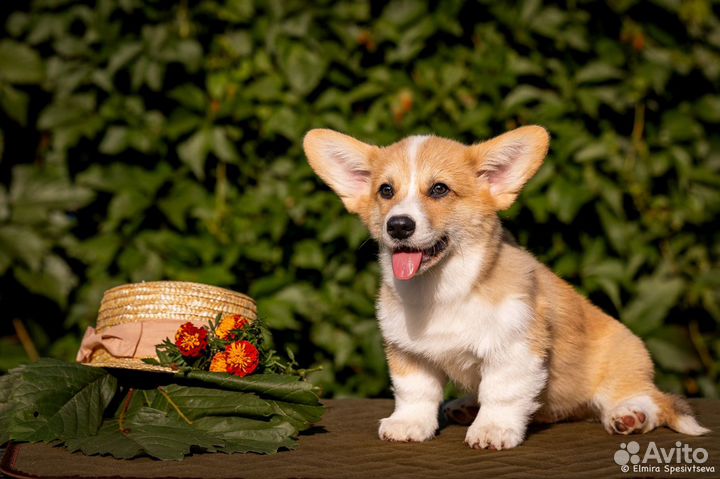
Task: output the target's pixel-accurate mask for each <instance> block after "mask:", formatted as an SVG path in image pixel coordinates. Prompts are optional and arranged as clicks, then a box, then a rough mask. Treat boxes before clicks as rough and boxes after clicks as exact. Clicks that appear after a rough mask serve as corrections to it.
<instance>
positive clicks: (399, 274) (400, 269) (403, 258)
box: [392, 251, 422, 280]
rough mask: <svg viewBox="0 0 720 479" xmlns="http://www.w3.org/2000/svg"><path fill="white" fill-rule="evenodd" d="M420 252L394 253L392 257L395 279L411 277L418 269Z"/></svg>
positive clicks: (420, 258)
mask: <svg viewBox="0 0 720 479" xmlns="http://www.w3.org/2000/svg"><path fill="white" fill-rule="evenodd" d="M421 261H422V252H420V251H418V252H416V253H394V254H393V257H392V266H393V273H394V274H395V277H396V278H397V279H401V280H408V279H412V277H413V276H415V273H417V271H418V269H420V262H421Z"/></svg>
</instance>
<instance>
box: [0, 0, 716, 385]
mask: <svg viewBox="0 0 720 479" xmlns="http://www.w3.org/2000/svg"><path fill="white" fill-rule="evenodd" d="M5 9H6V10H5V11H7V12H8V13H9V15H8V16H7V20H6V23H5V27H6V28H5V29H4V32H6V33H4V35H5V37H4V38H2V39H0V110H2V112H3V115H2V116H1V117H0V127H1V129H2V132H3V134H2V136H1V137H0V138H2V141H0V145H1V146H2V151H3V152H2V161H1V162H0V179H1V181H2V184H1V185H0V251H2V254H0V279H1V281H2V285H3V287H2V288H0V291H3V293H0V294H2V297H0V307H2V308H3V310H4V311H5V312H6V314H4V315H3V317H4V318H10V317H20V318H21V319H23V320H24V321H25V322H26V323H27V324H28V327H29V329H30V330H31V333H32V335H33V338H34V339H35V341H36V343H37V344H38V347H39V348H40V349H41V350H43V351H45V352H48V353H52V354H54V355H56V356H63V355H64V354H68V353H69V352H71V351H72V350H73V348H72V347H71V345H72V344H75V345H77V342H78V338H79V337H80V334H81V331H82V329H83V328H84V327H85V326H87V325H89V324H92V323H93V322H94V320H95V315H96V312H97V308H98V305H99V301H100V297H101V295H102V292H103V291H104V290H105V289H107V288H109V287H111V286H115V285H118V284H122V283H126V282H129V281H141V280H154V279H163V278H169V279H175V280H193V281H200V282H207V283H211V284H216V285H220V286H227V287H231V288H235V289H237V290H239V291H244V292H247V293H249V294H250V295H252V296H253V297H255V298H256V299H257V300H258V306H259V310H260V313H261V315H262V316H263V317H264V318H265V320H266V323H267V324H268V327H269V328H270V329H272V330H273V331H274V332H275V333H274V338H273V341H274V345H273V346H274V347H276V348H277V349H278V350H281V351H282V350H285V348H286V347H289V348H290V349H292V350H293V351H295V353H296V354H297V358H298V362H300V363H301V364H307V365H321V366H323V370H322V371H320V372H316V373H313V375H312V379H313V380H314V381H316V382H317V383H319V384H320V385H322V387H323V389H324V390H325V391H326V392H327V394H329V395H348V394H350V395H378V394H384V393H387V392H388V389H387V385H388V381H387V374H386V370H385V364H384V358H383V354H382V349H381V338H380V336H379V333H378V330H377V327H376V325H375V322H374V319H373V316H374V308H373V298H374V296H375V293H376V290H377V286H378V270H377V266H376V265H375V264H374V256H375V247H374V245H373V244H372V243H371V242H368V241H367V233H366V231H365V230H364V228H363V226H362V225H361V224H360V222H359V221H358V220H357V219H356V218H353V217H350V216H349V215H347V214H346V213H345V212H344V211H343V209H342V205H341V203H340V201H339V200H338V199H337V198H336V197H335V196H334V195H333V194H332V193H330V192H329V191H328V190H327V189H326V188H325V187H323V186H321V184H320V182H319V181H318V179H317V178H315V176H314V175H313V173H312V172H311V171H310V169H309V168H308V167H307V165H306V164H305V161H304V159H303V154H302V151H301V142H302V135H303V134H304V133H305V131H307V130H308V129H309V128H312V127H329V128H336V129H340V130H342V131H344V132H347V133H349V134H352V135H355V136H357V137H359V138H362V139H364V140H366V141H370V142H375V143H377V144H388V143H390V142H393V141H395V140H397V139H399V138H401V137H402V136H404V135H407V134H411V133H427V132H433V133H436V134H439V135H444V136H448V137H452V138H456V139H459V140H462V141H466V142H474V141H478V140H480V139H484V138H487V137H489V136H491V135H494V134H498V133H500V132H502V131H504V130H506V129H508V128H512V127H515V126H518V125H521V124H528V123H539V124H542V125H544V126H546V127H547V128H548V129H549V130H550V132H551V134H552V137H553V140H552V146H551V151H550V155H549V157H548V159H547V161H546V163H545V165H544V166H543V168H542V169H541V170H540V172H539V174H538V175H537V177H536V178H535V179H533V180H532V182H531V183H530V184H529V185H528V187H527V189H526V191H525V192H524V193H523V195H522V196H521V197H520V200H519V202H518V204H517V205H516V206H515V207H513V208H512V209H511V210H510V211H509V212H508V213H507V214H506V215H505V217H506V224H507V227H508V228H509V229H510V230H511V231H512V232H513V233H514V234H515V236H516V237H517V239H518V241H519V243H520V244H522V245H523V246H525V247H527V248H528V249H529V250H530V251H532V252H533V253H535V254H536V255H538V256H539V258H540V259H541V260H542V261H543V262H545V263H546V264H548V265H549V266H550V267H552V268H553V269H554V270H555V271H557V272H558V273H559V274H560V275H561V276H563V277H564V278H566V279H568V280H569V281H570V282H571V283H573V284H574V285H576V286H577V287H578V288H579V289H581V290H582V291H583V292H585V293H586V294H588V295H589V296H590V297H591V299H593V300H594V301H595V302H596V303H598V304H599V305H600V306H602V307H603V308H604V309H605V310H606V311H608V312H609V313H611V314H613V315H615V316H616V317H619V318H620V319H621V320H623V321H625V322H626V323H627V324H628V325H629V326H630V327H631V328H632V329H633V330H634V331H635V332H637V333H638V334H640V335H641V336H642V337H643V338H644V339H645V340H646V341H647V344H648V346H649V347H650V350H651V352H652V354H653V356H654V358H655V360H656V363H657V364H658V373H659V376H658V380H659V382H660V383H661V385H662V386H663V387H664V388H666V389H669V390H672V391H675V392H684V393H686V394H691V395H706V396H717V395H718V393H719V391H718V373H720V361H719V360H718V358H719V357H720V337H719V336H718V332H717V331H718V323H719V322H720V268H719V262H720V260H719V258H720V249H719V248H718V245H719V244H720V241H719V239H720V238H718V231H717V228H716V227H715V222H716V218H717V216H718V212H719V211H720V193H719V190H718V186H720V139H719V138H718V136H717V134H716V131H717V127H718V123H720V91H719V88H718V85H720V68H718V65H720V21H719V19H718V15H717V4H716V3H714V2H712V1H711V0H693V1H687V2H666V1H662V2H661V1H650V2H639V1H635V0H629V1H612V2H600V1H591V0H583V1H580V2H571V3H565V2H540V1H538V0H524V1H518V2H493V1H490V0H486V1H481V2H479V3H478V2H462V1H459V0H443V1H439V2H428V1H425V0H396V1H392V2H389V3H387V4H382V3H378V2H369V1H359V2H344V1H340V2H314V3H312V4H310V3H308V2H303V1H300V0H290V1H283V2H256V1H253V0H239V1H232V2H221V1H217V0H202V1H193V2H178V3H175V4H172V5H168V4H166V3H162V4H161V3H160V2H156V1H149V2H143V1H140V0H123V1H121V2H113V1H110V0H101V1H99V2H96V3H93V4H92V5H89V4H85V3H82V2H81V3H77V2H71V3H63V2H61V3H60V4H57V3H56V2H47V1H44V0H36V1H34V2H31V3H29V4H13V5H12V6H5ZM10 9H15V10H10ZM42 298H47V300H43V299H42ZM62 317H64V318H66V320H65V322H64V323H63V322H61V321H59V320H58V318H62ZM0 327H1V328H3V329H2V331H3V335H7V336H10V335H11V334H12V329H11V327H10V325H9V323H7V324H6V323H0ZM48 331H49V334H48V333H47V332H48ZM5 350H6V349H5V348H4V346H3V351H5ZM9 350H14V349H8V351H9ZM18 359H20V358H18Z"/></svg>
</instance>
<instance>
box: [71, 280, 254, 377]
mask: <svg viewBox="0 0 720 479" xmlns="http://www.w3.org/2000/svg"><path fill="white" fill-rule="evenodd" d="M218 313H228V314H240V315H242V316H244V317H245V318H247V319H248V320H249V321H254V320H255V319H256V318H257V309H256V306H255V301H254V300H253V299H252V298H250V297H249V296H246V295H244V294H240V293H236V292H234V291H230V290H228V289H224V288H218V287H216V286H209V285H206V284H199V283H189V282H184V281H151V282H147V283H135V284H126V285H123V286H118V287H116V288H112V289H109V290H107V291H106V292H105V294H104V295H103V299H102V302H101V304H100V312H99V314H98V318H97V325H96V327H95V328H92V327H89V328H88V329H87V331H86V332H85V337H84V338H83V340H82V344H81V345H80V350H79V351H78V354H77V361H78V362H79V363H83V364H85V365H87V366H96V367H103V368H108V367H109V368H123V369H134V370H139V371H167V372H170V371H172V370H171V369H170V368H166V367H162V366H153V365H151V364H146V363H144V362H143V361H142V359H143V358H157V356H156V354H155V346H156V345H157V344H160V343H162V342H163V340H165V338H170V339H171V340H172V339H173V338H174V337H175V332H176V331H177V329H178V328H179V327H180V325H182V324H184V323H186V322H188V321H190V322H192V323H193V324H195V325H196V326H198V327H200V326H206V325H207V324H208V321H209V320H214V319H215V317H216V316H217V315H218Z"/></svg>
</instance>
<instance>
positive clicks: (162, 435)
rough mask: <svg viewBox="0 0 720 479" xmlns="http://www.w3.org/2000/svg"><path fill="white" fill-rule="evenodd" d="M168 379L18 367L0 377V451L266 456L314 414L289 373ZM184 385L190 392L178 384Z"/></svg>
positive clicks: (315, 405)
mask: <svg viewBox="0 0 720 479" xmlns="http://www.w3.org/2000/svg"><path fill="white" fill-rule="evenodd" d="M170 377H171V376H167V375H165V374H151V376H150V377H149V378H146V379H145V380H144V381H142V380H140V384H137V383H138V381H139V378H140V376H135V377H133V378H128V377H120V379H119V380H118V378H116V377H115V376H113V375H111V374H110V373H109V372H107V371H105V370H103V369H97V368H92V367H88V366H83V365H79V364H68V363H64V362H62V361H57V360H52V359H43V360H41V361H40V362H38V363H35V364H31V365H27V366H21V367H20V368H17V369H14V370H12V371H10V373H9V374H7V375H5V376H0V388H1V389H0V391H1V392H0V445H2V444H4V443H5V442H7V441H8V440H13V441H27V442H40V441H41V442H49V443H54V444H64V445H65V446H66V447H67V448H68V449H69V450H71V451H82V452H83V453H85V454H89V455H95V454H102V455H108V454H109V455H112V456H114V457H116V458H122V459H129V458H132V457H136V456H140V455H149V456H152V457H155V458H158V459H174V460H180V459H182V458H183V457H185V456H186V455H188V454H190V453H192V452H193V451H208V452H225V453H231V452H256V453H261V454H271V453H275V452H277V451H278V449H280V448H286V449H292V448H294V447H295V446H296V441H295V438H296V436H297V434H298V432H300V431H303V430H305V429H307V428H309V427H310V426H311V425H312V424H313V423H315V422H317V421H318V420H319V419H320V418H321V417H322V414H323V407H322V406H321V405H320V403H319V401H318V396H317V395H315V394H314V393H313V391H314V389H313V386H312V385H308V383H306V382H304V381H300V380H299V378H298V377H296V376H294V377H290V376H283V375H271V374H267V375H258V376H251V377H249V378H237V377H234V376H228V375H224V374H218V373H201V374H199V375H196V376H195V377H192V378H189V377H187V376H186V375H183V374H178V375H177V377H176V378H175V379H176V380H177V383H170V384H166V383H167V382H168V378H170ZM215 377H218V378H219V380H215ZM188 381H192V383H193V384H198V386H195V385H194V386H187V385H184V384H181V383H184V382H188ZM238 390H241V391H243V392H239V391H238ZM113 405H114V406H113Z"/></svg>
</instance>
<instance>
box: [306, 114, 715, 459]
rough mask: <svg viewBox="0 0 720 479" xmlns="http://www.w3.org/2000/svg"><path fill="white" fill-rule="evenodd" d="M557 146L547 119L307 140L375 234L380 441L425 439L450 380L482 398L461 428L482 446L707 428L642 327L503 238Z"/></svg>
mask: <svg viewBox="0 0 720 479" xmlns="http://www.w3.org/2000/svg"><path fill="white" fill-rule="evenodd" d="M548 143H549V136H548V134H547V132H546V131H545V129H543V128H541V127H538V126H525V127H521V128H518V129H516V130H513V131H510V132H508V133H505V134H503V135H501V136H498V137H496V138H494V139H491V140H489V141H486V142H484V143H480V144H476V145H472V146H465V145H463V144H460V143H457V142H455V141H452V140H448V139H444V138H439V137H435V136H411V137H408V138H405V139H404V140H402V141H399V142H397V143H394V144H392V145H390V146H387V147H382V148H381V147H377V146H373V145H368V144H366V143H363V142H361V141H358V140H356V139H354V138H352V137H349V136H346V135H343V134H341V133H337V132H335V131H332V130H325V129H316V130H312V131H310V132H309V133H308V134H307V135H306V136H305V141H304V148H305V153H306V155H307V157H308V159H309V162H310V165H311V166H312V168H313V169H314V170H315V172H316V173H317V174H318V175H319V176H320V177H321V178H322V179H323V180H324V181H325V182H326V183H327V184H328V185H329V186H330V187H331V188H332V189H333V190H334V191H335V192H336V193H337V194H338V195H339V196H340V198H341V199H342V201H343V203H344V204H345V206H346V208H347V209H348V210H349V211H350V212H352V213H357V214H358V215H360V217H361V218H362V220H363V222H364V223H365V224H366V225H367V227H368V228H369V229H370V232H371V234H372V236H373V237H374V238H375V239H376V240H377V241H378V243H379V245H380V253H379V256H380V264H381V267H382V288H381V291H380V295H379V298H378V302H377V315H378V320H379V323H380V328H381V330H382V334H383V337H384V340H385V346H386V353H387V359H388V363H389V368H390V375H391V379H392V383H393V391H394V394H395V411H394V412H393V414H392V415H391V416H390V417H388V418H386V419H383V420H382V421H381V422H380V430H379V435H380V437H381V438H382V439H386V440H390V441H425V440H428V439H430V438H432V437H433V436H434V435H435V433H436V431H437V429H438V408H439V406H440V404H441V402H442V400H443V389H444V386H445V384H446V382H447V380H448V379H450V380H452V381H454V382H455V384H456V385H458V386H460V387H462V388H464V389H465V390H467V391H468V392H469V393H470V394H471V402H472V403H473V404H474V405H475V406H476V407H477V405H478V404H479V406H480V409H479V412H478V413H477V416H476V417H474V420H473V421H472V424H471V425H470V427H469V428H468V430H467V434H466V436H465V442H466V443H467V444H468V445H469V446H470V447H473V448H492V449H506V448H511V447H515V446H517V445H518V444H520V443H521V442H522V441H523V439H524V437H525V431H526V428H527V425H528V423H529V422H530V421H531V420H535V421H543V422H554V421H560V420H563V419H579V418H589V417H598V418H599V419H600V421H601V422H602V423H603V425H604V426H605V429H606V430H607V431H608V432H610V433H617V434H629V433H636V432H637V433H643V432H648V431H650V430H652V429H654V428H656V427H658V426H662V425H667V426H669V427H670V428H672V429H674V430H676V431H679V432H682V433H685V434H691V435H699V434H703V433H705V432H708V430H707V429H705V428H703V427H702V426H700V425H699V424H698V423H697V422H696V420H695V418H694V417H693V416H692V413H691V411H690V409H689V407H688V406H687V404H686V403H685V402H684V401H683V400H681V399H680V398H678V397H674V396H670V395H668V394H665V393H663V392H661V391H659V390H658V389H657V388H656V386H655V385H654V383H653V364H652V362H651V360H650V356H649V354H648V352H647V350H646V349H645V346H644V345H643V343H642V341H641V340H640V339H639V338H638V337H636V336H635V335H633V334H632V333H631V332H630V330H628V329H627V328H626V327H625V326H624V325H623V324H621V323H620V322H619V321H616V320H615V319H613V318H612V317H610V316H608V315H606V314H605V313H603V312H602V311H601V310H600V309H598V308H597V307H596V306H594V305H592V304H591V303H590V302H589V301H588V300H587V299H585V298H584V297H582V296H581V295H580V294H578V293H577V292H576V291H575V290H574V289H573V288H572V287H571V286H570V285H569V284H567V283H566V282H565V281H563V280H561V279H560V278H558V277H557V276H555V275H554V274H553V273H552V272H551V271H550V270H549V269H548V268H546V267H545V266H543V265H542V264H540V263H539V262H538V261H537V260H536V259H535V258H534V257H533V256H532V255H531V254H529V253H528V252H527V251H525V250H523V249H521V248H519V247H518V246H516V245H514V244H512V243H511V242H510V241H507V240H506V239H504V237H503V233H502V227H501V224H500V220H499V218H498V216H497V212H498V211H501V210H504V209H506V208H508V207H510V205H512V203H513V202H514V201H515V199H516V198H517V196H518V193H519V192H520V190H521V188H522V187H523V185H525V183H526V182H527V181H528V180H529V179H530V178H531V177H532V176H533V175H534V174H535V172H536V171H537V170H538V168H539V167H540V165H541V164H542V162H543V159H544V158H545V155H546V154H547V151H548Z"/></svg>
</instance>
